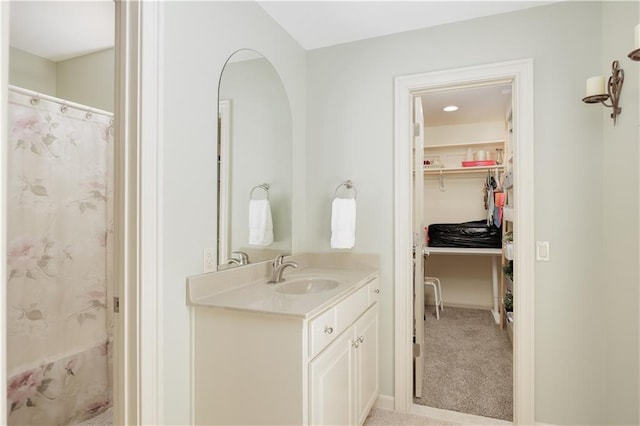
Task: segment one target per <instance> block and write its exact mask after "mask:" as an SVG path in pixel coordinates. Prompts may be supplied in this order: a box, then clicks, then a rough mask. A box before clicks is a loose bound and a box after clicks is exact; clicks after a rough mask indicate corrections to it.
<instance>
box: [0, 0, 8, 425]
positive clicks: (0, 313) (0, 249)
mask: <svg viewBox="0 0 640 426" xmlns="http://www.w3.org/2000/svg"><path fill="white" fill-rule="evenodd" d="M9 7H10V4H9V2H4V1H3V2H0V205H2V206H6V205H7V204H6V201H7V191H6V189H7V155H6V151H7V137H8V134H9V133H8V131H7V115H8V114H7V109H8V106H9V104H8V98H7V93H8V87H9ZM6 218H7V209H6V208H4V207H3V208H2V209H0V259H3V261H2V262H0V359H2V360H3V361H2V363H1V364H0V422H4V421H6V419H7V386H6V383H7V364H6V362H4V360H6V359H7V322H6V319H7V311H6V300H7V297H6V296H7V271H6V266H7V265H6V262H5V261H4V259H6V258H7V252H6V243H7V242H6V235H7V232H6V230H7V221H6Z"/></svg>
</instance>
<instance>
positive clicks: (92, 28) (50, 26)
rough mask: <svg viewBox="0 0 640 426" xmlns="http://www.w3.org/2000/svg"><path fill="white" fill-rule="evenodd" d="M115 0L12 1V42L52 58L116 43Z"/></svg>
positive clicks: (25, 49)
mask: <svg viewBox="0 0 640 426" xmlns="http://www.w3.org/2000/svg"><path fill="white" fill-rule="evenodd" d="M114 4H115V3H114V2H113V1H106V0H82V1H11V2H10V18H9V23H10V29H9V43H10V44H11V46H13V47H15V48H17V49H20V50H24V51H25V52H29V53H31V54H33V55H36V56H40V57H42V58H45V59H48V60H50V61H53V62H58V61H63V60H65V59H69V58H74V57H76V56H81V55H86V54H88V53H92V52H97V51H99V50H103V49H107V48H110V47H113V45H114V40H115V6H114Z"/></svg>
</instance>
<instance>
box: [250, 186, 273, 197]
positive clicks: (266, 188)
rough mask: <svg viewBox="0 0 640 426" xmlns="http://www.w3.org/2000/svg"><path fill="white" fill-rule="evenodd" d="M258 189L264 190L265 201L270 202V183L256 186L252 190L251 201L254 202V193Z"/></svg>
mask: <svg viewBox="0 0 640 426" xmlns="http://www.w3.org/2000/svg"><path fill="white" fill-rule="evenodd" d="M256 189H262V190H263V191H264V192H265V197H266V198H265V199H266V200H268V199H269V184H268V183H261V184H260V185H256V186H254V187H253V189H251V192H250V193H249V199H250V200H253V192H254V191H255V190H256Z"/></svg>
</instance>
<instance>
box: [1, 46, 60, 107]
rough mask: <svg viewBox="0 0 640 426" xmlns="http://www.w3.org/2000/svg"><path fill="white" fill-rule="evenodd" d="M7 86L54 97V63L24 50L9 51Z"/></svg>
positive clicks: (11, 49) (12, 48) (14, 49)
mask: <svg viewBox="0 0 640 426" xmlns="http://www.w3.org/2000/svg"><path fill="white" fill-rule="evenodd" d="M9 84H12V85H14V86H18V87H23V88H25V89H29V90H34V91H36V92H40V93H44V94H47V95H50V96H55V95H56V63H55V62H52V61H49V60H47V59H44V58H41V57H39V56H36V55H32V54H31V53H29V52H25V51H24V50H20V49H16V48H15V47H11V48H10V49H9Z"/></svg>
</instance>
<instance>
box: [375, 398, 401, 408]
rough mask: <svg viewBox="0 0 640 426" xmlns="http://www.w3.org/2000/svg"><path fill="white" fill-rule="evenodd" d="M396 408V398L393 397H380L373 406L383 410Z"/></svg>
mask: <svg viewBox="0 0 640 426" xmlns="http://www.w3.org/2000/svg"><path fill="white" fill-rule="evenodd" d="M395 406H396V403H395V398H394V397H392V396H391V395H378V399H376V402H375V403H374V404H373V408H382V409H384V410H393V409H394V408H395Z"/></svg>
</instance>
